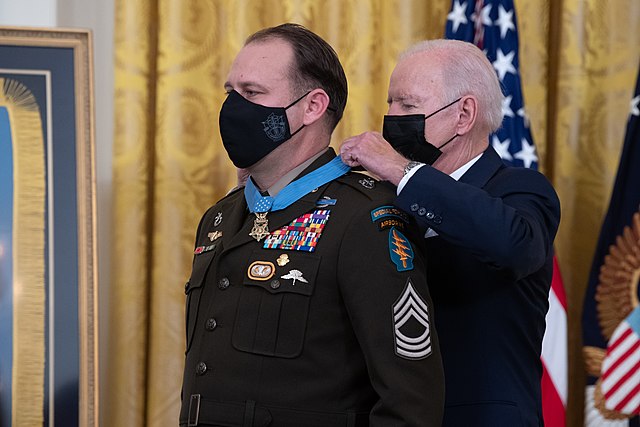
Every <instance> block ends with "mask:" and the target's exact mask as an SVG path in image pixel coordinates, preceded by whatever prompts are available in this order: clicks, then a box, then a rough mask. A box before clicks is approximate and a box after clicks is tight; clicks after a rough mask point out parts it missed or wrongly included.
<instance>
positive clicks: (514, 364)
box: [396, 147, 560, 427]
mask: <svg viewBox="0 0 640 427" xmlns="http://www.w3.org/2000/svg"><path fill="white" fill-rule="evenodd" d="M396 204H397V206H398V207H400V208H402V209H403V210H405V211H406V212H409V213H411V214H412V216H413V217H414V218H415V219H416V220H417V221H418V222H419V224H420V225H421V226H422V227H423V229H425V230H426V229H428V228H431V229H433V230H434V231H435V232H436V233H437V234H438V235H437V236H435V237H429V238H426V243H427V253H426V255H427V273H428V274H427V280H428V283H429V286H430V289H431V295H432V297H433V301H434V304H435V308H436V324H437V325H438V332H439V334H440V335H439V336H440V345H441V351H442V359H443V363H444V368H445V380H446V387H445V389H446V398H445V416H444V422H443V425H445V426H452V427H453V426H455V427H458V426H478V427H481V426H487V427H493V426H510V427H517V426H541V425H543V421H542V414H541V397H540V379H541V374H542V371H541V369H542V368H541V362H540V353H541V347H542V337H543V334H544V331H545V315H546V313H547V310H548V295H549V289H550V284H551V277H552V270H553V260H552V258H553V240H554V237H555V234H556V230H557V227H558V223H559V221H560V204H559V201H558V198H557V196H556V193H555V191H554V190H553V188H552V186H551V185H550V184H549V182H548V181H547V180H546V178H545V177H544V176H543V175H542V174H540V173H538V172H536V171H534V170H531V169H526V168H514V167H506V166H505V165H504V163H503V162H502V160H501V159H500V157H499V156H498V154H497V153H496V152H495V151H494V150H493V148H491V147H489V148H488V149H487V150H486V151H485V152H484V153H483V155H482V156H481V157H480V159H479V160H478V161H477V162H476V163H475V164H474V165H473V166H472V167H471V168H470V169H469V170H468V171H467V172H466V173H465V174H464V175H463V176H462V177H461V178H460V181H459V182H456V181H455V180H454V179H452V178H451V177H449V176H448V175H446V174H443V173H442V172H440V171H438V170H436V169H434V168H432V167H430V166H423V167H422V168H420V169H419V170H418V171H416V173H415V175H414V176H412V177H411V178H410V179H409V181H408V182H407V184H406V186H405V187H404V188H403V189H402V191H401V193H400V195H399V196H398V198H397V200H396Z"/></svg>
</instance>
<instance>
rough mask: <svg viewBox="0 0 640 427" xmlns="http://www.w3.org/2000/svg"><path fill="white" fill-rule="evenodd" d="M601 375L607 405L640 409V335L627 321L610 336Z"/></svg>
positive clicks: (625, 410)
mask: <svg viewBox="0 0 640 427" xmlns="http://www.w3.org/2000/svg"><path fill="white" fill-rule="evenodd" d="M600 379H601V381H602V383H601V388H602V394H603V395H604V401H605V407H606V408H607V409H609V410H615V411H617V412H621V413H623V414H638V413H640V336H638V334H637V333H636V331H634V330H633V328H632V327H631V325H629V323H628V322H627V321H624V322H622V323H620V325H619V326H618V327H617V328H616V330H615V331H614V333H613V335H612V336H611V339H610V340H609V345H608V346H607V355H606V356H605V358H604V361H603V362H602V375H601V377H600Z"/></svg>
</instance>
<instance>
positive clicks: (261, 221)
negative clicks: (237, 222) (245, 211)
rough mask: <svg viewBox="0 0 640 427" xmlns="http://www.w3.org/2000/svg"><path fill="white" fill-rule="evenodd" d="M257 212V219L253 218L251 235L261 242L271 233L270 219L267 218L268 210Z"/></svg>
mask: <svg viewBox="0 0 640 427" xmlns="http://www.w3.org/2000/svg"><path fill="white" fill-rule="evenodd" d="M255 214H256V219H254V220H253V228H252V229H251V233H249V236H251V237H253V238H254V239H256V240H257V241H258V242H259V241H260V240H262V239H264V238H265V237H267V236H268V235H269V220H268V219H267V212H255Z"/></svg>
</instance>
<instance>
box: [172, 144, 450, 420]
mask: <svg viewBox="0 0 640 427" xmlns="http://www.w3.org/2000/svg"><path fill="white" fill-rule="evenodd" d="M333 157H335V153H334V152H333V150H329V151H328V152H327V153H326V154H324V155H322V156H321V157H320V158H318V159H317V160H316V161H315V162H314V163H313V164H312V165H311V166H310V167H309V168H307V170H305V171H304V172H303V174H305V173H308V172H310V171H312V170H315V169H316V168H318V167H320V166H322V165H323V164H325V163H327V162H328V161H330V160H331V159H332V158H333ZM394 198H395V191H394V188H393V187H392V186H390V185H388V184H387V183H381V182H377V181H374V180H373V179H371V178H369V177H367V176H366V175H362V174H358V173H353V172H349V173H347V174H346V175H344V176H342V177H340V178H338V179H336V180H334V181H332V182H329V183H328V184H325V185H323V186H321V187H320V188H318V189H317V190H314V191H313V192H311V193H309V194H307V195H305V196H303V197H302V198H301V199H299V200H298V201H297V202H294V203H293V204H292V205H290V206H289V207H288V208H285V209H283V210H280V211H275V212H269V213H268V215H267V218H268V220H269V231H270V232H271V234H270V235H269V236H267V238H265V239H263V240H262V241H260V242H258V241H256V240H255V239H254V238H252V237H251V236H249V233H250V232H251V229H252V226H253V223H254V218H255V216H254V214H250V213H249V212H248V210H247V204H246V202H245V198H244V194H243V191H236V192H233V193H231V194H229V195H228V196H227V197H225V198H224V199H222V200H221V201H220V202H219V203H217V204H216V205H215V206H213V207H212V208H210V209H209V210H208V211H207V212H206V214H205V215H204V217H203V218H202V221H201V222H200V225H199V227H198V233H197V241H196V250H195V256H194V261H193V270H192V273H191V277H190V279H189V281H188V282H187V286H186V294H187V307H186V328H187V330H186V334H187V349H186V350H187V351H186V363H185V371H184V380H183V390H182V410H181V414H180V425H181V426H186V425H207V426H273V427H280V426H291V427H293V426H296V427H301V426H305V427H308V426H310V427H313V426H318V427H321V426H322V427H331V426H345V427H346V426H368V425H371V426H421V427H424V426H439V425H440V423H441V419H442V411H443V398H444V397H443V396H444V385H443V373H442V362H441V359H440V350H439V344H438V338H437V335H436V332H435V328H434V323H433V306H432V303H431V297H430V296H429V291H428V289H427V284H426V279H425V276H426V272H425V262H424V259H423V258H422V255H421V253H422V252H423V251H421V250H420V249H419V248H417V247H416V246H414V245H413V244H411V243H409V241H408V237H411V238H414V236H415V235H414V233H413V231H412V230H413V225H412V224H410V223H409V222H408V218H407V217H406V216H405V215H404V214H403V213H402V212H401V211H399V210H398V209H396V208H394V207H393V206H391V204H392V200H393V199H394ZM414 240H415V239H414ZM422 240H423V239H421V238H419V237H418V239H417V240H416V241H422ZM311 248H313V250H312V251H310V249H311Z"/></svg>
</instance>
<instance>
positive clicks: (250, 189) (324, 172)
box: [244, 156, 350, 242]
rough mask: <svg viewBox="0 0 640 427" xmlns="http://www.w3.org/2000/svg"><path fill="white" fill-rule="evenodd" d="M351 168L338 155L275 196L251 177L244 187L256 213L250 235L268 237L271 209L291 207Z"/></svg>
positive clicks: (245, 193) (245, 195)
mask: <svg viewBox="0 0 640 427" xmlns="http://www.w3.org/2000/svg"><path fill="white" fill-rule="evenodd" d="M349 169H350V168H349V166H347V165H345V164H344V163H342V160H341V159H340V156H337V157H335V158H334V159H333V160H331V161H330V162H329V163H326V164H325V165H323V166H321V167H319V168H318V169H316V170H314V171H313V172H311V173H308V174H307V175H305V176H303V177H302V178H300V179H297V180H295V181H293V182H291V183H290V184H289V185H287V186H286V187H284V188H283V189H282V191H280V192H279V193H278V194H277V195H276V196H275V197H271V196H262V195H261V194H260V191H258V188H257V187H256V185H255V184H254V183H253V180H252V179H251V178H249V179H248V180H247V185H246V186H245V187H244V198H245V200H246V201H247V207H248V208H249V212H251V213H253V214H255V215H256V217H255V219H254V220H253V228H252V229H251V232H250V233H249V236H251V237H253V238H254V239H256V240H257V241H258V242H259V241H260V240H262V239H264V238H265V237H267V236H268V235H269V220H268V219H267V213H268V212H269V211H279V210H281V209H285V208H287V207H289V206H290V205H291V204H293V203H294V202H296V201H298V200H300V198H302V197H303V196H305V195H306V194H309V193H310V192H311V191H313V190H314V189H316V188H318V187H320V186H321V185H324V184H326V183H327V182H330V181H333V180H334V179H336V178H338V177H340V176H342V175H344V174H345V173H347V172H349Z"/></svg>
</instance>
